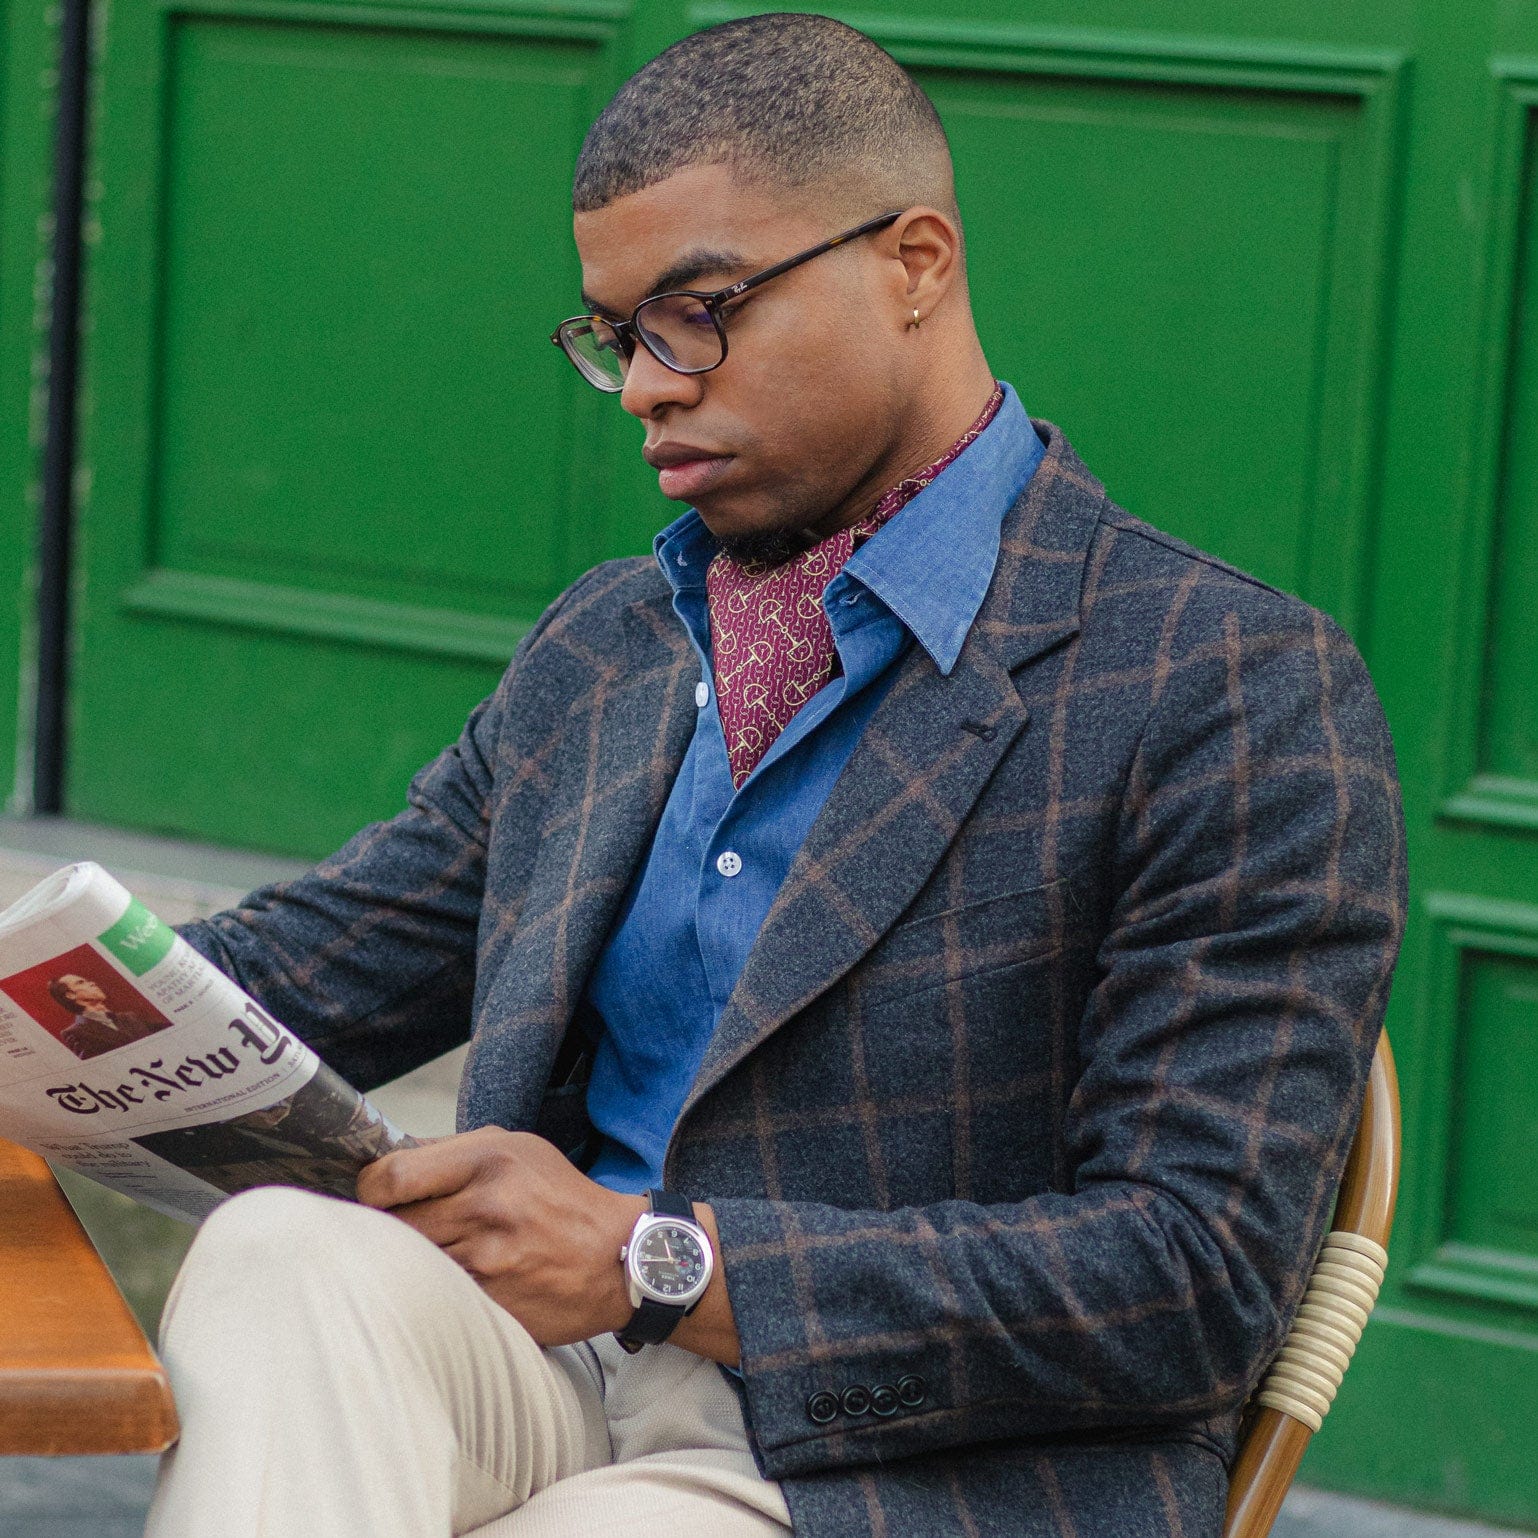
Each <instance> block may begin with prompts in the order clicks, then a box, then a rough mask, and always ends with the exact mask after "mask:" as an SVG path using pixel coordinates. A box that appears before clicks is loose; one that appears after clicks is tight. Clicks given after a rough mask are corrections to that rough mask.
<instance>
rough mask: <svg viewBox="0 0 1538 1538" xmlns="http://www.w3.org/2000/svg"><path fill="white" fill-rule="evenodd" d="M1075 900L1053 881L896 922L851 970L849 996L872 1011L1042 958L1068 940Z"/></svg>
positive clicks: (1064, 883) (1064, 885) (1062, 884)
mask: <svg viewBox="0 0 1538 1538" xmlns="http://www.w3.org/2000/svg"><path fill="white" fill-rule="evenodd" d="M1072 905H1073V898H1072V896H1071V894H1070V891H1069V887H1068V883H1067V881H1066V880H1063V879H1059V880H1057V881H1048V882H1045V883H1043V884H1042V885H1040V886H1034V887H1027V888H1024V889H1023V890H1021V891H1018V892H1004V893H1001V894H999V895H997V896H993V897H984V898H980V899H978V900H976V901H974V902H968V903H961V904H958V905H957V906H956V907H954V908H947V909H944V910H942V911H940V912H938V913H925V914H922V915H920V916H919V917H917V918H912V919H907V920H905V921H903V922H901V923H898V924H895V925H894V926H893V927H892V928H891V929H890V930H888V931H887V934H886V936H885V937H884V938H883V939H882V940H881V941H880V943H879V944H878V945H877V946H876V947H875V949H874V950H872V951H871V952H870V954H869V955H868V956H867V957H866V958H865V960H864V962H863V963H862V964H861V965H860V966H859V967H857V968H856V969H855V971H854V972H853V973H851V974H850V978H849V991H850V1002H851V1003H852V1004H854V1003H858V1005H859V1006H860V1007H861V1008H863V1009H872V1008H876V1007H878V1006H881V1005H884V1004H890V1003H892V1002H894V1001H899V1000H908V999H912V998H914V997H916V996H917V995H919V994H922V993H927V992H929V991H930V990H931V989H934V988H942V987H944V986H946V985H947V984H949V983H954V982H958V981H962V980H964V979H966V978H969V977H980V976H982V975H984V974H986V973H988V972H995V971H1001V970H1003V969H1005V968H1009V967H1017V966H1020V965H1023V964H1024V963H1027V962H1041V961H1044V960H1046V959H1047V958H1049V957H1050V956H1053V955H1055V954H1057V953H1058V952H1059V951H1060V950H1061V949H1062V947H1063V944H1064V942H1065V939H1066V935H1067V931H1068V927H1069V919H1070V915H1071V913H1072Z"/></svg>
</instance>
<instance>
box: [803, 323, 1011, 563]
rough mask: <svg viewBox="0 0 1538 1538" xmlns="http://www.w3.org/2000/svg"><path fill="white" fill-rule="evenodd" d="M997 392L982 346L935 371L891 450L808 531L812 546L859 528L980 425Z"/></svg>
mask: <svg viewBox="0 0 1538 1538" xmlns="http://www.w3.org/2000/svg"><path fill="white" fill-rule="evenodd" d="M993 391H994V376H993V370H992V369H990V368H989V367H988V360H987V359H986V358H985V357H984V356H983V351H982V348H981V346H976V345H974V347H973V349H972V350H971V352H970V353H969V355H968V356H967V357H966V358H964V359H963V360H962V361H961V362H960V363H958V364H957V365H956V366H955V367H954V368H951V369H948V370H947V369H941V370H939V371H937V372H936V374H935V375H934V376H933V377H932V378H930V379H928V380H927V381H926V388H925V390H924V392H923V393H922V395H921V396H920V397H919V398H918V399H916V400H915V402H914V404H913V406H912V408H911V410H910V411H909V412H908V413H907V414H906V416H905V418H904V420H903V423H902V426H901V428H900V430H899V432H898V434H897V437H896V441H895V442H894V443H893V445H892V446H891V448H890V449H888V450H887V451H886V452H885V453H883V454H882V455H881V456H880V457H879V458H878V459H877V460H876V462H875V463H874V464H873V465H872V466H871V467H870V469H869V470H868V471H867V472H866V474H865V475H864V476H862V477H861V479H860V482H859V484H858V485H857V486H856V487H855V488H854V489H853V490H852V491H851V492H850V494H849V495H848V496H847V497H845V498H844V500H843V501H842V502H840V503H839V504H838V506H837V507H834V508H831V509H829V511H828V512H827V514H826V515H825V516H824V517H822V518H821V519H819V520H818V522H817V524H816V525H815V526H814V527H813V528H811V529H809V530H808V531H807V534H808V535H809V536H811V540H810V542H812V543H815V542H816V541H817V540H822V539H826V538H828V536H829V535H830V534H836V533H838V531H839V530H840V529H847V528H850V527H851V526H853V525H854V524H856V523H858V522H859V521H860V520H861V519H862V518H865V517H867V516H869V514H870V512H871V510H872V509H873V508H874V507H875V506H876V504H877V502H879V501H880V500H881V498H882V496H883V495H885V493H887V492H888V491H890V490H891V489H892V487H894V486H895V485H897V484H898V482H899V481H903V480H906V479H907V478H908V477H909V476H910V475H914V474H916V473H917V472H918V471H920V470H922V469H923V468H924V466H925V465H932V464H933V463H934V462H935V460H937V459H939V458H940V456H941V455H942V454H944V453H945V451H946V450H947V449H948V448H950V446H951V445H952V444H953V443H954V442H955V441H956V440H957V439H958V438H959V437H960V436H961V435H962V434H963V433H964V432H965V431H966V430H967V429H968V428H969V427H970V426H971V425H972V424H973V423H974V422H975V421H976V420H977V418H978V417H979V415H981V413H982V410H983V408H984V407H985V406H986V405H987V404H988V399H989V397H990V396H991V395H992V394H993Z"/></svg>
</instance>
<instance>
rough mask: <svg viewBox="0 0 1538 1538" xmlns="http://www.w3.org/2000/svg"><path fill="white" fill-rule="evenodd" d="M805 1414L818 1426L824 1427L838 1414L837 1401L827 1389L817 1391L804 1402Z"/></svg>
mask: <svg viewBox="0 0 1538 1538" xmlns="http://www.w3.org/2000/svg"><path fill="white" fill-rule="evenodd" d="M806 1413H807V1414H808V1415H809V1416H811V1418H812V1420H813V1421H815V1422H816V1424H817V1425H819V1426H826V1425H827V1424H828V1422H829V1421H830V1420H832V1419H833V1417H834V1416H835V1415H837V1414H838V1399H837V1398H836V1397H835V1396H834V1395H832V1394H830V1393H829V1392H828V1391H827V1389H825V1388H823V1389H818V1391H817V1392H816V1393H815V1394H813V1395H812V1397H811V1398H810V1399H808V1400H807V1402H806Z"/></svg>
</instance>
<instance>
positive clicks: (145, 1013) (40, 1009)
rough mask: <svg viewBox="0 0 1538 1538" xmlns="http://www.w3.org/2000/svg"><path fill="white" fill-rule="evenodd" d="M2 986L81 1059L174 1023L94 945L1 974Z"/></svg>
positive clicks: (149, 1034) (40, 1023) (125, 1043)
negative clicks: (13, 972)
mask: <svg viewBox="0 0 1538 1538" xmlns="http://www.w3.org/2000/svg"><path fill="white" fill-rule="evenodd" d="M0 990H4V992H5V993H6V994H7V996H8V997H10V998H11V999H13V1000H14V1001H15V1002H16V1003H17V1004H19V1005H20V1006H21V1007H22V1008H23V1009H24V1010H26V1012H27V1013H28V1014H29V1015H30V1016H31V1017H32V1018H33V1019H34V1020H36V1021H37V1023H38V1024H39V1025H40V1026H42V1027H43V1029H44V1030H45V1031H47V1032H48V1034H49V1035H50V1036H52V1037H53V1038H54V1039H55V1040H56V1041H58V1042H60V1043H62V1044H63V1045H64V1046H66V1047H68V1048H69V1050H70V1051H71V1052H73V1053H74V1054H75V1056H76V1057H78V1058H91V1057H96V1056H99V1055H100V1054H101V1053H103V1052H111V1051H113V1050H114V1049H115V1048H117V1047H123V1046H127V1045H128V1044H129V1043H130V1042H134V1041H143V1040H144V1038H145V1037H146V1036H153V1035H154V1033H155V1032H156V1031H161V1030H164V1029H165V1028H166V1027H167V1026H168V1025H170V1023H171V1022H170V1021H169V1020H167V1019H166V1017H165V1016H164V1015H163V1014H161V1012H160V1011H159V1010H158V1009H156V1008H155V1006H154V1005H153V1004H151V1003H150V1001H149V1000H148V999H147V998H145V996H144V995H143V994H142V993H140V992H139V990H138V989H137V988H135V987H134V985H133V984H132V983H131V982H129V981H128V979H127V978H126V977H124V976H123V974H122V973H121V972H119V971H118V970H117V969H116V968H115V967H114V966H113V965H112V963H111V962H110V961H108V960H107V959H106V958H105V957H104V956H103V955H102V953H101V952H100V951H99V950H97V949H96V948H95V947H94V946H91V945H80V946H76V947H75V948H74V949H73V950H69V951H66V952H64V953H63V954H62V955H59V956H55V957H53V958H51V959H50V960H49V961H47V962H45V963H43V964H42V965H40V966H35V967H28V968H27V970H26V971H24V972H17V973H15V974H14V975H13V976H11V977H6V978H0Z"/></svg>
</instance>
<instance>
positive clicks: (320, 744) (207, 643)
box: [69, 3, 648, 853]
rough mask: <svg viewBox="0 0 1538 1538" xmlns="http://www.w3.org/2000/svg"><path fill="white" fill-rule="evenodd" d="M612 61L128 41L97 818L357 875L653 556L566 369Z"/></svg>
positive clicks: (114, 99)
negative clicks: (572, 620)
mask: <svg viewBox="0 0 1538 1538" xmlns="http://www.w3.org/2000/svg"><path fill="white" fill-rule="evenodd" d="M617 36H618V34H617V29H616V27H615V26H614V25H613V24H612V23H610V22H608V21H604V20H601V19H597V20H595V19H594V16H593V10H592V8H591V7H587V6H580V5H574V6H572V7H571V8H570V10H569V13H563V9H562V8H559V7H553V8H550V11H549V13H548V14H545V15H542V16H537V17H530V16H528V15H525V14H519V13H518V8H516V7H508V8H507V9H506V11H503V10H501V9H500V8H493V7H488V8H487V10H486V11H485V12H484V13H482V14H479V15H477V16H475V17H473V18H466V17H464V16H462V15H458V14H456V13H454V12H451V11H448V10H442V11H439V10H429V9H427V8H425V7H422V8H416V9H412V10H409V11H403V12H400V13H397V14H396V16H395V17H394V18H393V19H392V20H391V21H390V22H388V23H384V22H382V21H381V19H380V13H378V12H376V11H372V10H371V11H368V12H366V13H365V12H363V11H361V10H358V9H357V8H349V7H347V6H345V5H339V6H332V7H329V8H326V9H322V10H317V8H315V7H304V8H302V9H301V8H286V7H284V6H282V5H274V6H269V7H264V8H262V9H261V10H260V11H258V10H257V9H256V8H255V7H250V6H235V5H217V4H214V5H204V6H201V7H186V6H177V7H175V8H172V7H170V6H166V7H160V6H158V5H153V4H148V3H140V4H138V5H125V6H124V7H122V8H120V9H119V10H118V11H116V12H115V13H114V22H113V27H112V29H111V31H110V32H109V40H108V53H107V58H106V62H105V68H104V74H103V78H102V80H101V83H100V90H101V92H102V96H103V99H104V107H103V112H102V117H103V120H104V121H106V122H108V123H110V124H111V125H112V132H111V134H110V135H109V136H108V137H107V139H105V140H104V141H103V142H101V143H100V144H99V145H98V146H97V154H96V166H95V170H96V178H95V180H96V185H97V186H98V188H99V189H100V190H99V203H98V207H97V209H96V214H97V220H96V229H97V232H98V237H99V238H98V242H97V245H96V247H95V249H94V251H93V252H92V263H91V283H92V297H91V301H90V305H91V320H92V328H91V357H92V372H91V381H92V388H91V391H90V395H89V405H90V415H89V428H88V433H89V437H88V442H87V448H86V451H85V457H86V461H87V464H88V466H89V472H90V478H89V482H88V488H87V501H86V506H85V509H84V514H83V517H84V522H85V525H86V527H87V528H88V529H89V530H91V531H93V533H96V534H97V535H98V542H97V544H96V546H95V549H94V551H93V554H92V558H91V559H90V560H89V562H88V565H87V570H86V581H85V586H84V591H83V594H82V599H81V609H80V616H79V627H78V628H79V636H80V645H81V649H82V652H83V654H84V656H85V657H86V658H87V659H88V665H87V666H86V667H85V668H84V669H83V670H82V673H81V677H80V680H79V684H78V687H77V689H76V690H75V693H74V697H73V700H72V705H73V721H74V733H75V743H76V747H75V752H74V755H73V758H72V764H71V777H70V785H69V802H70V806H71V809H72V810H74V811H75V812H76V813H77V814H79V815H83V816H90V817H97V818H103V819H109V820H113V821H124V822H133V823H138V824H140V825H149V826H158V827H164V828H171V829H176V830H179V831H181V832H184V833H188V834H192V835H194V836H202V837H208V838H213V839H221V840H229V841H233V842H238V843H244V844H251V845H257V846H260V847H266V848H273V849H280V850H288V851H295V852H310V853H319V852H321V851H322V850H324V849H326V848H329V847H332V846H334V845H335V844H336V843H337V842H339V841H340V840H341V839H343V838H344V837H346V836H347V834H348V833H350V832H351V831H352V830H353V829H354V828H355V827H357V826H358V825H359V824H360V823H361V822H363V821H366V820H367V819H368V818H369V817H370V816H374V815H378V814H380V813H383V812H386V811H388V810H390V809H392V808H393V807H394V806H396V805H398V804H399V802H400V798H401V796H402V794H403V791H404V788H405V784H406V781H407V779H408V778H409V776H410V774H411V773H412V772H413V771H414V770H415V769H416V768H417V767H418V766H419V765H420V764H421V763H422V762H423V761H425V760H426V759H427V758H428V757H430V756H431V755H432V754H433V753H434V752H435V751H436V750H437V749H438V748H439V747H441V746H442V745H443V744H444V743H445V742H447V741H450V740H452V738H453V737H454V736H455V735H456V734H457V731H458V729H459V726H460V724H461V723H462V722H463V719H464V716H465V713H466V712H467V711H468V709H469V708H470V706H471V705H473V704H474V702H475V701H476V700H477V699H478V698H479V697H480V696H481V695H483V694H484V693H486V692H487V691H488V690H489V689H490V688H491V687H492V686H493V685H494V683H495V681H496V678H497V676H498V673H499V672H500V669H501V666H502V665H504V664H505V662H506V660H507V658H508V656H509V655H510V654H511V652H512V649H513V647H514V645H515V644H516V642H517V639H518V637H519V635H521V634H522V632H523V631H524V630H525V629H526V628H527V627H528V625H529V624H530V623H532V621H533V620H534V619H535V618H536V617H537V616H538V614H539V612H540V611H541V609H543V608H544V606H545V605H546V604H547V603H548V602H549V601H550V599H551V598H553V597H554V596H555V594H556V593H557V592H559V590H560V589H561V588H562V587H563V586H564V585H565V584H566V583H567V582H569V581H570V580H571V579H572V578H573V577H575V576H576V575H577V574H579V573H580V572H581V571H583V570H585V569H586V568H587V567H589V566H591V565H592V564H594V563H595V562H596V561H598V560H600V559H602V558H603V557H605V556H606V555H610V554H615V553H619V552H620V551H624V550H628V549H630V548H632V547H634V546H636V545H637V544H639V543H640V542H641V541H642V539H643V538H644V537H645V534H646V532H647V531H648V524H647V521H646V520H645V518H644V516H643V518H642V519H640V520H637V519H636V518H635V516H634V497H633V495H632V496H631V497H630V498H629V499H628V500H627V497H626V495H625V492H626V490H627V489H628V488H629V487H630V486H633V485H634V483H635V482H637V481H638V480H640V479H641V472H643V471H644V466H642V465H640V463H639V461H638V460H635V456H634V450H633V446H632V445H631V443H630V441H629V435H627V434H624V431H623V429H624V426H625V423H624V420H623V419H621V418H619V417H618V416H617V415H616V414H615V413H613V412H612V411H604V410H601V408H602V407H603V406H605V405H607V404H608V403H606V402H603V401H601V400H599V399H598V398H597V397H596V396H594V395H593V394H592V392H590V391H588V390H586V388H585V387H584V386H583V385H582V384H581V382H580V381H579V380H578V379H577V377H576V375H575V374H574V373H573V372H572V370H570V369H569V368H568V367H566V366H565V365H564V364H563V363H562V362H561V360H560V359H559V358H557V357H556V356H555V354H554V350H553V349H552V348H551V347H550V345H549V342H548V341H547V340H546V338H547V337H548V334H549V331H550V329H551V326H552V325H553V323H554V320H555V319H558V318H559V317H560V316H561V315H562V314H565V313H568V312H569V311H570V310H571V309H572V308H574V307H575V295H576V294H577V292H578V290H579V288H580V282H579V273H578V269H577V262H576V257H575V253H574V251H573V249H572V246H571V239H570V201H569V187H570V177H571V168H572V165H573V163H574V161H575V157H576V151H577V148H578V145H579V144H580V142H581V137H582V134H583V133H584V132H585V130H586V127H587V124H588V122H589V121H590V120H591V117H592V116H593V114H594V113H596V111H597V110H598V108H599V107H600V106H601V105H602V103H603V101H604V100H605V99H606V98H607V96H608V95H609V94H610V92H611V91H612V89H613V86H614V85H615V83H616V81H617V73H618V70H619V66H618V64H617V62H616V54H615V48H616V45H617V44H616V39H617ZM621 437H623V439H624V441H625V446H626V448H627V450H628V451H629V452H627V454H626V456H625V463H624V465H623V466H620V465H617V464H615V463H614V460H613V455H614V449H615V446H616V443H617V441H618V440H619V439H620V438H621ZM632 460H634V463H632ZM603 488H614V489H615V490H617V491H618V493H619V495H617V496H615V497H608V496H604V495H601V494H600V493H601V491H602V489H603ZM194 679H197V680H198V682H199V687H197V688H195V689H193V688H191V687H190V686H191V685H192V681H193V680H194ZM189 701H196V711H195V713H189V712H188V711H187V710H186V706H187V704H188V702H189ZM407 701H409V702H410V703H409V709H408V708H403V706H404V702H407ZM108 742H110V743H118V744H124V745H128V744H132V748H131V750H130V751H128V752H127V753H124V752H121V751H118V752H113V751H103V750H99V749H98V747H97V746H96V745H97V744H102V743H108ZM242 763H243V764H251V763H260V764H261V766H262V769H261V772H260V773H257V774H251V773H246V774H236V773H232V772H231V766H232V765H233V764H242Z"/></svg>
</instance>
